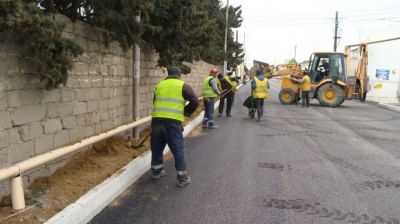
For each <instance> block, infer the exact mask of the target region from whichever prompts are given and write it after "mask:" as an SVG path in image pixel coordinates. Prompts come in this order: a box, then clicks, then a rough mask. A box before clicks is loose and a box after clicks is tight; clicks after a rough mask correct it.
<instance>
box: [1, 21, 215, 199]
mask: <svg viewBox="0 0 400 224" xmlns="http://www.w3.org/2000/svg"><path fill="white" fill-rule="evenodd" d="M57 19H58V20H59V21H62V22H64V23H65V24H66V27H65V30H64V33H63V35H64V36H65V37H67V38H71V39H73V40H75V41H76V42H77V43H78V44H79V45H80V46H81V47H82V48H83V50H84V53H83V54H82V55H80V56H78V57H77V58H75V59H74V69H73V70H72V71H70V73H69V78H68V82H67V84H66V85H65V86H63V87H60V88H58V89H54V90H51V91H47V90H44V89H43V84H42V83H41V82H40V80H39V79H38V78H37V76H36V74H35V73H36V72H37V71H36V69H35V65H34V64H29V63H26V62H25V61H24V60H23V58H22V56H21V48H20V46H18V45H17V44H16V43H15V42H13V41H12V40H11V39H10V38H7V35H6V34H4V33H3V34H0V168H3V167H7V166H9V165H11V164H14V163H17V162H20V161H23V160H26V159H28V158H30V157H33V156H36V155H39V154H42V153H45V152H49V151H51V150H54V149H56V148H59V147H62V146H64V145H67V144H71V143H74V142H77V141H79V140H80V139H83V138H86V137H89V136H93V135H96V134H99V133H101V132H104V131H107V130H110V129H112V128H115V127H118V126H120V125H122V124H125V123H129V122H131V121H132V111H133V100H134V99H133V82H134V79H133V71H134V68H133V64H134V63H133V51H132V49H129V50H127V51H123V50H122V49H121V48H120V46H119V44H118V43H115V42H114V43H111V44H110V45H109V46H108V47H107V48H106V47H104V45H103V44H102V37H101V35H100V34H99V33H98V32H97V31H96V30H95V29H93V28H91V27H89V26H88V25H86V24H84V23H81V22H76V23H72V22H71V21H69V20H68V19H67V18H66V17H63V16H57ZM191 66H192V70H193V71H192V73H191V74H190V75H187V76H184V78H183V79H184V80H185V81H186V82H187V83H189V84H190V85H192V86H193V87H194V89H195V91H196V93H198V94H200V91H201V82H202V80H203V78H204V76H205V75H206V74H207V71H208V69H209V68H210V67H211V65H209V64H207V63H205V62H196V63H193V64H192V65H191ZM164 77H166V74H163V73H162V69H161V68H159V67H157V54H156V53H155V52H154V51H152V50H149V49H145V50H142V53H141V83H140V92H141V95H140V115H141V117H146V116H149V115H150V114H151V110H152V99H153V91H154V87H155V85H156V84H157V83H158V82H159V81H160V80H161V79H162V78H164ZM66 161H67V160H66V159H62V160H60V161H56V162H53V163H51V164H49V165H46V166H44V167H40V168H38V169H37V170H33V171H31V172H29V173H26V174H24V182H25V187H26V186H28V185H29V184H30V183H32V182H33V180H34V179H35V178H36V177H38V176H46V175H50V174H51V173H52V172H54V171H55V169H56V168H58V167H59V166H61V165H63V164H65V162H66ZM7 193H9V183H8V181H2V182H0V198H1V196H3V195H5V194H7Z"/></svg>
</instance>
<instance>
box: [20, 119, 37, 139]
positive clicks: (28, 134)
mask: <svg viewBox="0 0 400 224" xmlns="http://www.w3.org/2000/svg"><path fill="white" fill-rule="evenodd" d="M19 133H20V135H21V138H22V140H23V141H25V142H26V141H30V140H33V139H35V138H39V137H41V136H42V135H43V127H42V125H41V124H40V122H32V123H30V124H26V125H23V126H21V127H20V128H19Z"/></svg>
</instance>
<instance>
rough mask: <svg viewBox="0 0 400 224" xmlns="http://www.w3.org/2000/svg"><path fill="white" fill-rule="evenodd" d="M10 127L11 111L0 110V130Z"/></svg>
mask: <svg viewBox="0 0 400 224" xmlns="http://www.w3.org/2000/svg"><path fill="white" fill-rule="evenodd" d="M9 128H12V122H11V113H10V112H9V111H0V130H4V129H9Z"/></svg>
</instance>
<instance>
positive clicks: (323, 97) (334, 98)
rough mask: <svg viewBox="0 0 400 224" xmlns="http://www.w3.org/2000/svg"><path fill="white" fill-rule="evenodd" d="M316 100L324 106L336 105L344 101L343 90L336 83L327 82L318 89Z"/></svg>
mask: <svg viewBox="0 0 400 224" xmlns="http://www.w3.org/2000/svg"><path fill="white" fill-rule="evenodd" d="M317 98H318V101H319V104H320V105H321V106H324V107H338V106H340V104H342V103H343V101H344V91H343V89H342V88H341V87H340V86H339V85H336V84H332V83H327V84H324V85H322V86H321V87H319V89H318V96H317Z"/></svg>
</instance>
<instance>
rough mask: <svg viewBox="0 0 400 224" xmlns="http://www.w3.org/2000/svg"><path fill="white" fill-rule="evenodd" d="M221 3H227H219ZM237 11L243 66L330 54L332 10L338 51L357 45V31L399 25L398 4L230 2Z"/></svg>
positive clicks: (367, 0) (392, 0)
mask: <svg viewBox="0 0 400 224" xmlns="http://www.w3.org/2000/svg"><path fill="white" fill-rule="evenodd" d="M222 2H223V4H224V5H225V4H226V0H222ZM229 3H230V5H233V6H238V5H241V6H242V11H243V13H242V16H243V19H244V22H243V24H242V27H241V28H240V32H239V41H240V42H243V36H244V33H245V50H246V59H245V61H246V64H247V65H248V66H251V64H252V61H253V60H261V61H264V62H268V63H271V64H279V63H283V61H284V60H285V59H290V58H293V57H294V55H295V46H297V51H296V60H297V61H298V62H301V61H303V60H307V59H308V57H309V55H310V53H311V52H313V51H333V34H334V18H335V11H336V10H337V11H338V12H339V29H340V33H341V37H342V38H341V40H340V43H339V45H338V51H343V49H344V46H345V45H347V44H354V43H358V42H359V30H360V29H361V28H365V27H367V26H371V25H372V24H374V25H375V24H377V23H388V22H393V21H395V22H398V23H400V0H334V1H321V0H302V1H296V0H276V1H271V0H230V1H229Z"/></svg>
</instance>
